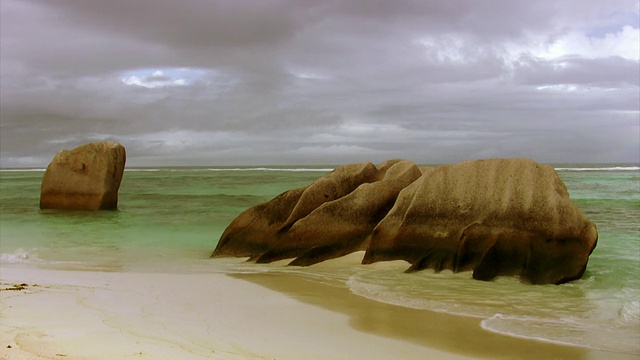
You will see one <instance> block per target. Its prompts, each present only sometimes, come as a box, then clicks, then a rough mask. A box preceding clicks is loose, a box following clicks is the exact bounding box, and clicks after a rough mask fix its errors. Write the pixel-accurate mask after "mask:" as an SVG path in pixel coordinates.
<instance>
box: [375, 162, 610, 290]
mask: <svg viewBox="0 0 640 360" xmlns="http://www.w3.org/2000/svg"><path fill="white" fill-rule="evenodd" d="M597 239H598V233H597V230H596V226H595V224H593V223H592V222H591V221H589V220H588V219H587V218H586V217H585V215H584V214H583V213H582V212H581V211H580V209H579V208H578V207H577V206H576V205H575V204H574V203H573V202H572V201H571V199H570V198H569V193H568V192H567V188H566V187H565V185H564V184H563V182H562V180H561V179H560V178H559V177H558V175H557V173H556V172H555V170H554V169H553V168H552V167H550V166H548V165H542V164H538V163H536V162H534V161H532V160H527V159H491V160H479V161H466V162H462V163H460V164H456V165H444V166H439V167H437V168H435V169H433V170H432V171H430V172H428V173H426V174H425V175H424V176H422V177H421V178H420V179H419V180H418V181H416V182H414V183H413V184H412V185H411V186H409V187H407V188H405V189H404V190H403V191H402V192H401V193H400V195H399V196H398V199H397V201H396V204H395V206H394V208H393V209H391V211H389V214H388V215H387V216H386V217H385V218H384V219H383V220H382V221H381V222H380V223H379V224H378V226H376V228H375V230H374V233H373V236H372V239H371V241H370V244H369V247H368V249H367V252H366V254H365V257H364V259H363V263H371V262H375V261H380V260H392V259H402V260H406V261H408V262H409V263H411V267H410V269H409V270H421V269H425V268H429V269H434V270H436V271H440V270H443V269H449V270H452V271H454V272H459V271H465V270H472V271H473V277H474V278H476V279H480V280H490V279H493V278H494V277H496V276H498V275H517V276H519V277H521V278H523V279H525V280H527V281H529V282H531V283H536V284H538V283H540V284H544V283H555V284H557V283H563V282H567V281H570V280H574V279H578V278H580V277H581V276H582V274H583V272H584V270H585V268H586V265H587V261H588V258H589V255H590V254H591V251H592V250H593V249H594V247H595V246H596V242H597Z"/></svg>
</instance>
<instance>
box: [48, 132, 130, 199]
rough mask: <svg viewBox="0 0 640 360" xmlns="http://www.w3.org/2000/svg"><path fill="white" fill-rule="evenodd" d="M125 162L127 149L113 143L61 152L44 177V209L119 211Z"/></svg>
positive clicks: (92, 144)
mask: <svg viewBox="0 0 640 360" xmlns="http://www.w3.org/2000/svg"><path fill="white" fill-rule="evenodd" d="M125 161H126V152H125V149H124V147H123V146H122V145H120V144H119V143H116V142H112V141H107V142H96V143H89V144H85V145H81V146H79V147H77V148H75V149H73V150H61V151H59V152H58V153H57V154H56V155H55V156H54V158H53V160H52V161H51V163H50V164H49V166H48V167H47V170H46V171H45V173H44V177H43V178H42V186H41V189H40V208H41V209H61V210H108V209H116V208H117V207H118V190H119V188H120V182H121V181H122V175H123V173H124V166H125Z"/></svg>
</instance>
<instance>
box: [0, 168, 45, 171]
mask: <svg viewBox="0 0 640 360" xmlns="http://www.w3.org/2000/svg"><path fill="white" fill-rule="evenodd" d="M46 170H47V169H45V168H21V169H18V168H15V169H0V172H31V171H34V172H45V171H46Z"/></svg>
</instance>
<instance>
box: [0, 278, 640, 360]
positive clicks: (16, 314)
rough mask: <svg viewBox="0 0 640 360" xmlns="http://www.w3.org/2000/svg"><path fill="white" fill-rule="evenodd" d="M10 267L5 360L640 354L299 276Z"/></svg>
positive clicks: (5, 286) (5, 291)
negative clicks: (494, 327) (519, 330)
mask: <svg viewBox="0 0 640 360" xmlns="http://www.w3.org/2000/svg"><path fill="white" fill-rule="evenodd" d="M0 270H1V278H2V287H1V288H2V291H1V292H0V294H1V296H2V308H1V315H2V317H1V323H0V335H1V336H0V339H1V340H0V341H1V343H0V349H1V350H0V356H1V357H2V358H3V359H138V358H147V359H359V358H367V359H415V358H428V359H478V358H488V359H517V358H520V359H538V358H547V359H633V358H637V357H634V356H631V355H624V354H613V353H605V352H600V351H592V350H587V349H581V348H575V347H567V346H561V345H555V344H549V343H543V342H538V341H533V340H525V339H516V338H511V337H507V336H502V335H498V334H493V333H490V332H487V331H485V330H483V329H482V328H481V327H480V324H479V323H480V320H479V319H475V318H465V317H458V316H452V315H448V314H442V313H435V312H424V311H412V310H411V309H407V308H401V307H397V306H393V305H387V304H383V303H379V302H375V301H371V300H368V299H365V298H361V297H358V296H355V295H353V294H351V293H350V292H349V290H348V289H346V288H344V289H342V288H337V287H335V286H330V285H324V284H321V283H317V282H313V281H310V280H309V279H307V278H304V277H302V276H298V275H296V274H295V273H291V274H283V273H269V272H264V273H255V274H233V275H225V274H160V273H129V272H127V273H121V272H92V271H71V270H50V269H37V268H27V267H20V266H11V267H6V266H4V267H2V268H0ZM16 285H18V286H16Z"/></svg>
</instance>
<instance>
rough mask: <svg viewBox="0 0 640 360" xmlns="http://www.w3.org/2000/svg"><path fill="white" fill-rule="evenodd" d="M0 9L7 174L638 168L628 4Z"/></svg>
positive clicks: (76, 4)
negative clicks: (87, 161) (407, 164)
mask: <svg viewBox="0 0 640 360" xmlns="http://www.w3.org/2000/svg"><path fill="white" fill-rule="evenodd" d="M0 7H1V14H0V16H1V19H0V36H1V39H0V40H1V52H0V56H1V59H0V60H1V61H0V75H1V76H2V82H1V83H0V87H1V89H0V90H1V97H0V106H1V108H2V111H1V112H0V121H1V122H0V126H1V127H0V129H1V131H0V140H1V141H0V150H1V156H0V160H1V163H0V165H2V166H44V165H46V164H47V163H48V162H49V161H50V159H51V158H52V156H53V154H54V153H55V152H56V151H57V150H59V149H61V148H70V147H74V146H77V145H79V144H81V143H83V142H87V141H94V140H106V139H110V140H116V141H120V142H122V143H123V144H124V145H125V147H126V148H127V150H128V159H129V160H128V161H129V164H130V165H163V164H165V165H167V164H294V163H324V164H336V163H343V162H349V161H368V160H371V161H379V160H384V159H387V158H392V157H403V158H409V159H411V160H414V161H417V162H420V163H444V162H452V161H458V160H462V159H465V158H478V157H496V156H502V157H507V156H523V157H533V158H535V159H537V160H539V161H545V162H569V161H576V162H582V161H585V162H586V161H640V159H639V157H640V144H639V143H640V140H638V138H639V136H640V124H639V123H640V104H639V103H638V102H639V101H638V99H639V97H640V90H639V89H640V70H639V66H640V65H639V61H638V57H639V56H640V55H638V54H637V53H638V51H640V50H637V49H638V48H639V47H640V44H638V43H639V42H640V36H639V35H638V34H639V32H640V31H639V30H638V28H639V27H640V25H639V24H638V21H637V19H638V15H639V10H638V4H637V1H634V0H629V1H625V0H617V1H610V2H606V4H605V3H603V2H601V1H595V0H594V1H583V0H580V1H578V0H576V1H562V2H558V1H539V2H518V1H507V0H505V1H491V2H480V1H467V0H456V1H422V2H418V1H409V0H407V1H393V2H389V1H377V0H375V1H372V0H349V1H342V0H340V1H338V0H334V1H319V0H318V1H312V0H304V1H294V0H289V1H284V0H283V1H269V2H264V1H243V2H237V1H231V0H229V1H224V0H221V1H210V2H202V1H195V0H185V1H180V2H177V1H170V0H153V1H152V0H140V1H135V2H131V1H125V0H114V1H98V2H96V1H81V0H47V1H38V0H20V1H18V0H3V2H2V3H0Z"/></svg>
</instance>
